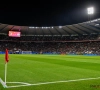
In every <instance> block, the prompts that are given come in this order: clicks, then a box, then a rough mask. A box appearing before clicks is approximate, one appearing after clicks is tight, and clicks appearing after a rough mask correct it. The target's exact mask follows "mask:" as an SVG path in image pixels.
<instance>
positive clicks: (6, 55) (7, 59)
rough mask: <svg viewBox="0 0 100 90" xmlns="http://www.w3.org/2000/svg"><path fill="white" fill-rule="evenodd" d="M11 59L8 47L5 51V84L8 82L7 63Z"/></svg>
mask: <svg viewBox="0 0 100 90" xmlns="http://www.w3.org/2000/svg"><path fill="white" fill-rule="evenodd" d="M8 61H9V56H8V49H6V51H5V62H6V63H5V84H6V78H7V63H8Z"/></svg>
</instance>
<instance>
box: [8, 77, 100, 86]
mask: <svg viewBox="0 0 100 90" xmlns="http://www.w3.org/2000/svg"><path fill="white" fill-rule="evenodd" d="M96 79H100V77H97V78H84V79H75V80H67V81H54V82H44V83H36V84H26V85H17V86H8V87H7V88H15V87H22V86H36V85H46V84H56V83H64V82H65V83H66V82H77V81H85V80H96ZM12 83H13V82H12Z"/></svg>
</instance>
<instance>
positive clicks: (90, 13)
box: [87, 7, 94, 22]
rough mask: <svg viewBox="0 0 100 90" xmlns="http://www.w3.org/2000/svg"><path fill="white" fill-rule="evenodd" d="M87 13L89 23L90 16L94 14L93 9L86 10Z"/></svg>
mask: <svg viewBox="0 0 100 90" xmlns="http://www.w3.org/2000/svg"><path fill="white" fill-rule="evenodd" d="M87 11H88V17H89V21H90V22H91V15H93V14H94V8H93V7H89V8H87Z"/></svg>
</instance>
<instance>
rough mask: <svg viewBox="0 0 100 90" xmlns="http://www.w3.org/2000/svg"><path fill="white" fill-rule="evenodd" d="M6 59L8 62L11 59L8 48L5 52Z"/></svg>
mask: <svg viewBox="0 0 100 90" xmlns="http://www.w3.org/2000/svg"><path fill="white" fill-rule="evenodd" d="M5 61H6V63H7V62H8V61H9V56H8V50H7V49H6V52H5Z"/></svg>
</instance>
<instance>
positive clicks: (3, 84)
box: [0, 78, 7, 88]
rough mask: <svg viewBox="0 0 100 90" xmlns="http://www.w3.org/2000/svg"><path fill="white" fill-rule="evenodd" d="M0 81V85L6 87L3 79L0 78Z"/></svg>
mask: <svg viewBox="0 0 100 90" xmlns="http://www.w3.org/2000/svg"><path fill="white" fill-rule="evenodd" d="M0 83H1V84H2V86H3V87H4V88H7V85H6V84H5V82H3V80H2V79H1V78H0Z"/></svg>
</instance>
